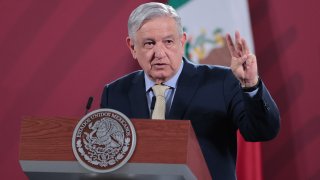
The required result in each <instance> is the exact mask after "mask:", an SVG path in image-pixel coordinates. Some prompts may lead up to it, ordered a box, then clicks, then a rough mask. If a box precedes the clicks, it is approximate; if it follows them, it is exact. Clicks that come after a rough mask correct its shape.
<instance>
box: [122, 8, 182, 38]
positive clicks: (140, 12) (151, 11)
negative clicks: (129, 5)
mask: <svg viewBox="0 0 320 180" xmlns="http://www.w3.org/2000/svg"><path fill="white" fill-rule="evenodd" d="M163 16H167V17H171V18H173V19H174V20H175V22H176V24H177V29H178V32H179V35H181V36H182V34H183V28H182V24H181V18H180V16H179V15H178V13H177V11H176V10H175V9H174V8H173V7H171V6H169V5H166V4H162V3H157V2H150V3H145V4H142V5H140V6H138V7H137V8H136V9H135V10H133V11H132V13H131V14H130V16H129V20H128V34H129V37H130V38H131V39H134V37H135V34H136V32H137V31H138V30H139V29H140V28H141V26H142V25H143V24H144V23H145V22H146V21H148V20H151V19H153V18H156V17H163Z"/></svg>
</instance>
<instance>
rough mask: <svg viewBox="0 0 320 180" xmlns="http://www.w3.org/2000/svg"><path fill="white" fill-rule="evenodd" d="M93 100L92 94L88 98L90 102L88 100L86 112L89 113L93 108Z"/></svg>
mask: <svg viewBox="0 0 320 180" xmlns="http://www.w3.org/2000/svg"><path fill="white" fill-rule="evenodd" d="M92 102H93V97H92V96H90V97H89V99H88V102H87V106H86V112H85V114H88V111H89V109H90V108H91V105H92Z"/></svg>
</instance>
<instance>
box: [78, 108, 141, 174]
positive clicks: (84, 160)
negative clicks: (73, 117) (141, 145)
mask: <svg viewBox="0 0 320 180" xmlns="http://www.w3.org/2000/svg"><path fill="white" fill-rule="evenodd" d="M135 145H136V133H135V129H134V127H133V125H132V123H131V121H130V120H129V119H128V118H127V117H126V116H125V115H124V114H122V113H121V112H118V111H116V110H113V109H98V110H95V111H92V112H91V113H89V114H87V115H86V116H84V117H83V118H82V119H81V120H80V121H79V123H78V124H77V126H76V128H75V129H74V132H73V137H72V149H73V153H74V155H75V157H76V159H77V160H78V161H79V163H80V164H81V165H82V166H83V167H85V168H86V169H88V170H91V171H94V172H111V171H114V170H116V169H118V168H120V167H121V166H123V165H124V164H125V163H126V162H127V161H128V160H129V159H130V157H131V156H132V153H133V151H134V149H135Z"/></svg>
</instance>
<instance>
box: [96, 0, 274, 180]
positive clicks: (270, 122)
mask: <svg viewBox="0 0 320 180" xmlns="http://www.w3.org/2000/svg"><path fill="white" fill-rule="evenodd" d="M128 31H129V36H128V37H127V39H126V41H127V45H128V47H129V49H130V51H131V54H132V56H133V58H134V59H135V60H137V62H138V63H139V65H140V66H141V68H142V70H140V71H136V72H133V73H131V74H129V75H126V76H124V77H122V78H120V79H118V80H116V81H114V82H112V83H110V84H107V85H106V86H105V88H104V91H103V94H102V99H101V107H102V108H112V109H116V110H118V111H121V112H122V113H124V114H125V115H127V116H128V117H129V118H152V119H168V120H169V119H181V120H184V119H185V120H191V123H192V125H193V127H194V130H195V132H196V135H197V138H198V141H199V143H200V146H201V149H202V152H203V154H204V157H205V159H206V162H207V165H208V168H209V170H210V173H211V175H212V177H213V179H217V180H219V179H222V180H229V179H232V180H234V179H236V175H235V167H236V159H237V158H236V156H237V137H236V135H237V133H236V132H237V130H238V129H239V130H240V132H241V134H242V136H243V137H244V138H245V139H246V140H247V141H266V140H270V139H272V138H274V137H275V136H276V135H277V133H278V131H279V127H280V115H279V111H278V108H277V106H276V104H275V102H274V101H273V99H272V97H271V96H270V94H269V92H268V90H267V89H266V87H265V85H264V83H263V82H262V80H261V79H260V78H259V76H258V70H257V60H256V57H255V56H254V55H253V54H251V53H250V51H249V49H248V47H247V44H246V42H245V40H244V39H243V38H242V37H241V36H240V34H239V33H238V32H236V34H235V42H233V41H232V39H231V37H230V35H227V38H226V40H227V44H228V48H229V50H230V53H231V56H232V59H231V68H227V67H221V66H212V65H195V64H192V63H190V62H189V61H188V60H186V59H185V58H184V57H183V51H184V45H185V42H186V34H185V33H184V32H183V30H182V25H181V19H180V17H179V16H178V14H177V13H176V11H175V10H174V9H173V8H172V7H171V6H168V5H165V4H161V3H146V4H142V5H140V6H139V7H137V8H136V9H135V10H134V11H133V12H132V13H131V15H130V17H129V21H128ZM155 96H157V97H156V98H153V97H155Z"/></svg>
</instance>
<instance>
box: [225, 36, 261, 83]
mask: <svg viewBox="0 0 320 180" xmlns="http://www.w3.org/2000/svg"><path fill="white" fill-rule="evenodd" d="M226 41H227V44H228V49H229V52H230V54H231V57H232V59H231V66H230V68H231V70H232V72H233V74H234V75H235V77H236V78H237V79H238V80H239V81H240V83H241V86H242V87H243V88H249V87H253V86H255V85H256V84H257V83H258V81H259V76H258V66H257V59H256V56H255V55H254V54H251V53H250V50H249V48H248V45H247V43H246V41H245V40H244V39H243V38H242V37H241V36H240V33H239V32H238V31H236V33H235V43H233V41H232V39H231V36H230V34H227V35H226Z"/></svg>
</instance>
